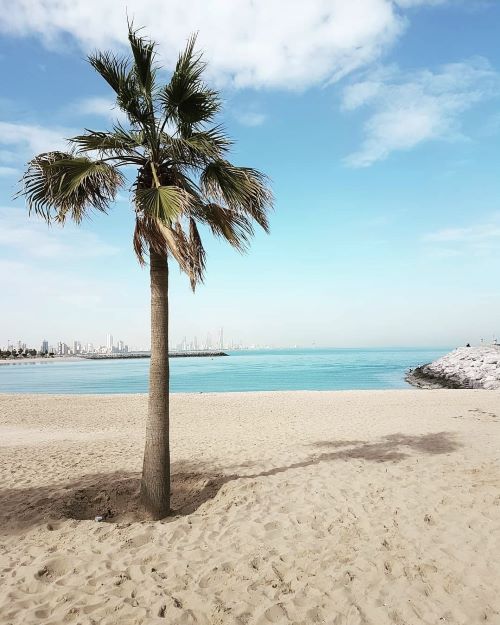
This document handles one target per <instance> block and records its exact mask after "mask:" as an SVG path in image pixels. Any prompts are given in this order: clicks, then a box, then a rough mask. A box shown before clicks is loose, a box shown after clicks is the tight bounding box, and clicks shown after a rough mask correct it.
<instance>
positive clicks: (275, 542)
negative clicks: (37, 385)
mask: <svg viewBox="0 0 500 625" xmlns="http://www.w3.org/2000/svg"><path fill="white" fill-rule="evenodd" d="M146 407H147V402H146V397H145V396H144V395H128V396H124V395H116V396H66V397H62V396H40V395H39V396H34V395H0V479H1V482H0V534H1V536H0V623H2V625H10V624H12V625H14V624H23V625H29V624H31V623H36V624H37V625H39V624H49V623H50V624H54V625H56V624H57V625H60V624H73V623H74V624H76V623H78V624H81V625H86V624H96V625H97V624H99V625H109V624H115V623H116V624H120V625H132V624H139V623H141V624H142V623H147V624H149V623H155V624H158V625H161V624H165V623H168V624H172V623H175V624H179V625H189V624H194V623H200V624H205V625H209V624H210V625H212V624H216V625H225V624H241V625H245V624H248V625H264V624H266V625H267V624H269V623H283V624H285V623H286V624H288V623H294V624H297V625H298V624H304V625H306V624H307V625H309V624H314V623H326V624H332V625H359V624H370V625H386V624H387V625H403V624H404V625H414V624H415V625H416V624H422V623H425V624H429V625H440V624H441V623H443V624H444V625H447V624H463V625H474V624H476V623H478V624H479V623H482V624H484V623H494V624H498V623H500V592H499V591H500V460H499V455H500V453H499V448H500V436H499V434H500V392H498V391H469V390H462V391H459V390H434V391H422V390H405V391H374V392H371V391H364V392H363V391H361V392H286V393H281V392H279V393H249V394H244V393H234V394H197V395H194V394H190V395H174V396H172V434H171V438H172V468H173V502H172V503H173V507H174V508H175V512H174V514H173V516H171V517H169V518H167V519H165V520H164V521H161V522H156V523H155V522H151V521H139V520H137V500H136V495H137V489H138V484H139V477H140V469H141V461H142V447H143V440H144V438H143V433H144V422H145V415H146ZM108 511H109V512H110V513H111V514H113V515H114V516H113V517H111V519H110V522H102V523H97V522H95V520H94V517H95V516H96V515H97V514H102V513H107V512H108Z"/></svg>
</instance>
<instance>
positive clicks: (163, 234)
mask: <svg viewBox="0 0 500 625" xmlns="http://www.w3.org/2000/svg"><path fill="white" fill-rule="evenodd" d="M151 249H153V250H154V251H155V252H157V253H158V254H162V255H164V254H167V255H168V254H171V255H172V256H173V257H174V258H175V260H176V261H177V263H178V265H179V268H180V269H181V271H183V272H184V273H186V274H187V275H188V277H189V280H190V283H191V288H192V289H193V291H194V289H195V287H196V285H197V284H198V283H199V282H202V281H203V277H204V271H205V250H204V248H203V244H202V242H201V237H200V235H199V232H198V229H197V226H196V222H195V221H194V219H190V220H189V233H188V234H186V233H185V232H184V230H183V229H182V226H181V224H180V223H179V222H177V223H176V224H175V225H165V224H163V223H161V222H159V221H158V220H157V219H155V218H154V217H150V216H149V215H143V214H139V215H138V217H137V219H136V224H135V231H134V250H135V253H136V255H137V258H138V260H139V262H140V263H141V265H144V264H145V261H146V255H147V253H148V252H149V251H150V250H151Z"/></svg>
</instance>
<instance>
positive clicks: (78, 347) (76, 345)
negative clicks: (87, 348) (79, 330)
mask: <svg viewBox="0 0 500 625" xmlns="http://www.w3.org/2000/svg"><path fill="white" fill-rule="evenodd" d="M81 351H82V344H81V343H80V341H73V354H80V353H81Z"/></svg>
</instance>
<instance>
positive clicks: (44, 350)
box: [40, 339, 49, 354]
mask: <svg viewBox="0 0 500 625" xmlns="http://www.w3.org/2000/svg"><path fill="white" fill-rule="evenodd" d="M40 351H41V352H42V354H48V353H49V342H48V341H47V339H43V341H42V347H41V348H40Z"/></svg>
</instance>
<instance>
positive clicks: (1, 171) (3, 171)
mask: <svg viewBox="0 0 500 625" xmlns="http://www.w3.org/2000/svg"><path fill="white" fill-rule="evenodd" d="M0 176H1V177H2V178H3V177H7V176H19V170H18V169H16V168H15V167H3V166H0Z"/></svg>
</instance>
